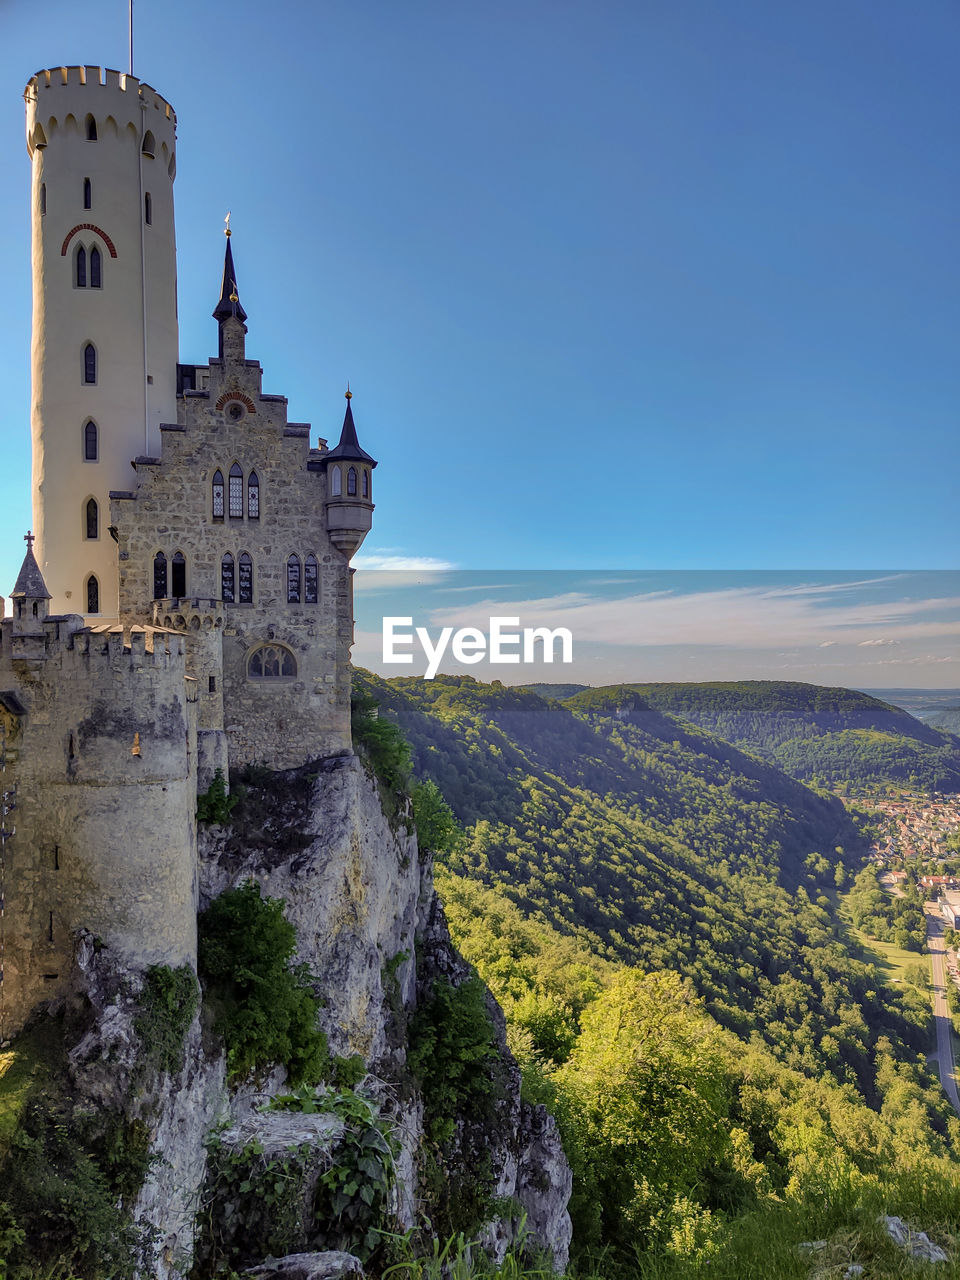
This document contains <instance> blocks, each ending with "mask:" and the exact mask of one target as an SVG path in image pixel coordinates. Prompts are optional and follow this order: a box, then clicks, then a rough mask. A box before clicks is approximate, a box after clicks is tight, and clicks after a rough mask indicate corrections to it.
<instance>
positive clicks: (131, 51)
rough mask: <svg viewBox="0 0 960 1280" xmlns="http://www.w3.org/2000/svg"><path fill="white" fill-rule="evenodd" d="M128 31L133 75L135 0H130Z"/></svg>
mask: <svg viewBox="0 0 960 1280" xmlns="http://www.w3.org/2000/svg"><path fill="white" fill-rule="evenodd" d="M127 27H128V31H129V33H130V75H133V0H129V20H128V24H127Z"/></svg>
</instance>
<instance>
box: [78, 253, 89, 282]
mask: <svg viewBox="0 0 960 1280" xmlns="http://www.w3.org/2000/svg"><path fill="white" fill-rule="evenodd" d="M86 287H87V251H86V249H85V248H84V247H83V245H81V246H80V248H79V249H78V250H77V288H78V289H85V288H86Z"/></svg>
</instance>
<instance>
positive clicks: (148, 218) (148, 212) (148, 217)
mask: <svg viewBox="0 0 960 1280" xmlns="http://www.w3.org/2000/svg"><path fill="white" fill-rule="evenodd" d="M143 220H144V222H145V223H146V224H147V226H148V227H149V226H151V225H152V223H153V196H152V195H151V194H150V192H149V191H145V192H144V193H143Z"/></svg>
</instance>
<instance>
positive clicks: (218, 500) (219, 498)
mask: <svg viewBox="0 0 960 1280" xmlns="http://www.w3.org/2000/svg"><path fill="white" fill-rule="evenodd" d="M212 489H213V518H214V520H222V519H223V472H222V471H219V470H218V471H215V472H214V473H213V484H212Z"/></svg>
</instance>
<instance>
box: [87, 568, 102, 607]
mask: <svg viewBox="0 0 960 1280" xmlns="http://www.w3.org/2000/svg"><path fill="white" fill-rule="evenodd" d="M99 612H100V583H99V582H98V581H97V575H96V574H95V573H91V575H90V577H89V578H88V579H87V613H99Z"/></svg>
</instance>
